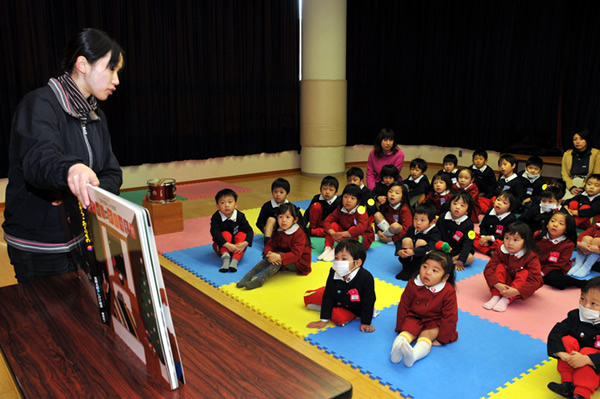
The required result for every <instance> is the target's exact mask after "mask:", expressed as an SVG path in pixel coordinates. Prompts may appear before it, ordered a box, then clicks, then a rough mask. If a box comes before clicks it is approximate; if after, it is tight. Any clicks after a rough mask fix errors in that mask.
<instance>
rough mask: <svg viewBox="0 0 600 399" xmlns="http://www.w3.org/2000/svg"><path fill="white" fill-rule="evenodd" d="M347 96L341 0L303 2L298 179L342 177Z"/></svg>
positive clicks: (344, 31) (309, 0)
mask: <svg viewBox="0 0 600 399" xmlns="http://www.w3.org/2000/svg"><path fill="white" fill-rule="evenodd" d="M346 94H347V82H346V0H303V7H302V81H301V83H300V96H301V100H300V115H301V116H300V144H301V146H302V153H301V171H302V174H304V175H309V176H324V175H340V174H343V173H344V171H345V166H346V164H345V156H344V151H345V148H346Z"/></svg>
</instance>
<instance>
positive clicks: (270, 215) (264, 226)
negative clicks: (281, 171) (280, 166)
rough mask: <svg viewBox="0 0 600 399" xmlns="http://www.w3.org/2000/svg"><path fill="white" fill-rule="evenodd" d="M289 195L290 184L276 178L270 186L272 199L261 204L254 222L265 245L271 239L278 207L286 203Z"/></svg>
mask: <svg viewBox="0 0 600 399" xmlns="http://www.w3.org/2000/svg"><path fill="white" fill-rule="evenodd" d="M289 193H290V182H289V181H287V180H286V179H284V178H281V177H279V178H277V179H275V180H274V181H273V183H272V184H271V195H272V196H273V198H272V199H271V200H269V201H267V202H265V203H264V204H263V206H262V207H261V208H260V213H259V214H258V219H257V220H256V227H258V229H259V230H260V231H262V233H263V234H264V235H265V244H266V243H267V242H269V240H270V239H271V235H272V234H273V228H274V227H275V225H276V223H277V218H276V216H275V215H276V213H277V209H278V208H279V205H281V204H284V203H287V202H288V200H287V196H288V194H289Z"/></svg>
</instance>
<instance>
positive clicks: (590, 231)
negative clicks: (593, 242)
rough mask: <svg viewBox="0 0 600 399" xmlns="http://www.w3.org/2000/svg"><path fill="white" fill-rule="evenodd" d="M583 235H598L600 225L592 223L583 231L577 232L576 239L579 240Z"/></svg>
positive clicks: (595, 236) (599, 234) (599, 235)
mask: <svg viewBox="0 0 600 399" xmlns="http://www.w3.org/2000/svg"><path fill="white" fill-rule="evenodd" d="M585 236H590V237H593V238H598V237H600V226H598V223H594V224H593V225H592V226H590V227H588V228H587V229H586V230H585V231H583V232H582V233H581V234H579V235H578V236H577V241H579V242H581V240H582V239H583V237H585Z"/></svg>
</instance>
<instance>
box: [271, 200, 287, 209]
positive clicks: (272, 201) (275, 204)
mask: <svg viewBox="0 0 600 399" xmlns="http://www.w3.org/2000/svg"><path fill="white" fill-rule="evenodd" d="M288 202H290V201H288V200H287V198H286V199H285V201H283V203H284V204H287V203H288ZM279 205H280V204H278V203H277V202H275V200H274V199H273V198H271V206H272V207H273V208H279Z"/></svg>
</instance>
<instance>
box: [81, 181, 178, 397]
mask: <svg viewBox="0 0 600 399" xmlns="http://www.w3.org/2000/svg"><path fill="white" fill-rule="evenodd" d="M88 194H89V197H90V206H89V207H88V209H87V210H83V209H80V213H81V214H80V215H77V216H80V217H81V222H82V225H83V236H84V240H83V245H81V246H80V252H81V253H82V255H81V256H80V258H81V259H80V261H79V262H78V263H79V264H80V265H82V266H83V267H82V268H83V269H85V268H87V270H83V271H84V273H83V274H82V273H80V275H83V276H84V277H85V278H84V280H87V281H86V283H89V284H90V286H91V289H92V290H93V291H94V293H95V295H94V296H95V297H96V299H97V301H98V308H99V310H100V315H101V317H102V318H103V321H105V320H104V319H105V318H107V319H108V320H107V321H108V323H109V324H111V325H112V327H113V329H114V331H115V333H116V334H117V335H118V336H119V337H120V338H121V339H123V341H124V342H125V343H126V344H127V345H128V346H129V348H131V350H132V351H133V352H134V353H135V354H136V355H137V356H138V357H139V358H140V359H141V360H142V361H143V362H144V363H145V364H146V366H147V367H148V369H150V370H152V371H153V372H156V373H157V374H159V375H161V376H162V377H163V378H164V380H165V381H167V382H168V383H169V385H170V387H171V389H176V388H177V387H178V386H179V383H183V382H184V375H183V368H182V364H181V356H180V353H179V346H178V344H177V338H176V336H175V330H174V328H173V321H172V318H171V313H170V311H169V303H168V300H167V292H166V290H165V285H164V281H163V277H162V272H161V269H160V263H159V260H158V252H157V250H156V242H155V240H154V233H153V231H152V223H151V221H150V217H149V214H148V211H147V210H146V209H145V208H143V207H141V206H139V205H136V204H134V203H132V202H130V201H128V200H126V199H124V198H121V197H119V196H117V195H114V194H112V193H110V192H108V191H106V190H103V189H101V188H98V187H93V186H91V185H88Z"/></svg>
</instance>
